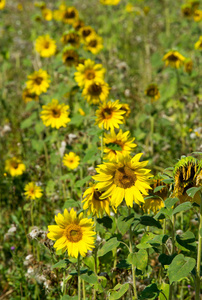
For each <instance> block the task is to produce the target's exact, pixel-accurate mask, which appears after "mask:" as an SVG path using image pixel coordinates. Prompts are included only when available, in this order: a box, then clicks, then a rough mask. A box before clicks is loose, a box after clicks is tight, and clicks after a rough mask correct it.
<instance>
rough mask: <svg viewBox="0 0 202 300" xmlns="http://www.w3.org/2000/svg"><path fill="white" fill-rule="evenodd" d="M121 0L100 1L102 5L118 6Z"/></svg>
mask: <svg viewBox="0 0 202 300" xmlns="http://www.w3.org/2000/svg"><path fill="white" fill-rule="evenodd" d="M120 1H121V0H100V3H102V4H103V5H118V4H119V2H120Z"/></svg>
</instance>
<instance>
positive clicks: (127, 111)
mask: <svg viewBox="0 0 202 300" xmlns="http://www.w3.org/2000/svg"><path fill="white" fill-rule="evenodd" d="M121 110H124V111H125V115H124V118H125V119H127V118H128V117H129V116H130V113H131V110H130V106H129V105H128V104H127V103H121Z"/></svg>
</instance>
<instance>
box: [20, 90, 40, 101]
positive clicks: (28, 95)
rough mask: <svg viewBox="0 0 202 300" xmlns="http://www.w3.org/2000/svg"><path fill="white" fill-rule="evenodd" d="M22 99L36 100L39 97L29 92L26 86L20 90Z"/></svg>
mask: <svg viewBox="0 0 202 300" xmlns="http://www.w3.org/2000/svg"><path fill="white" fill-rule="evenodd" d="M22 99H23V100H24V101H25V103H27V102H30V101H32V100H34V101H38V100H39V97H38V96H37V95H36V94H33V93H30V90H29V89H28V88H25V89H24V90H23V92H22Z"/></svg>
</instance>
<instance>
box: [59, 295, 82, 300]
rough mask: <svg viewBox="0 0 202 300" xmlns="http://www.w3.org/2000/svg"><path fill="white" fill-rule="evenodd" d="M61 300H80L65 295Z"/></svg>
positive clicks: (76, 297)
mask: <svg viewBox="0 0 202 300" xmlns="http://www.w3.org/2000/svg"><path fill="white" fill-rule="evenodd" d="M61 300H78V296H68V295H65V296H63V297H62V298H61Z"/></svg>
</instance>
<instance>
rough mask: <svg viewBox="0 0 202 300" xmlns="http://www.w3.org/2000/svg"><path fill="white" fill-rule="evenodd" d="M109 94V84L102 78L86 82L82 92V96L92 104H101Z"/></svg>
mask: <svg viewBox="0 0 202 300" xmlns="http://www.w3.org/2000/svg"><path fill="white" fill-rule="evenodd" d="M108 95H109V86H108V84H107V83H106V82H105V81H104V80H102V79H100V78H97V79H95V80H93V81H91V82H89V83H86V84H85V86H84V89H83V92H82V96H83V97H84V98H85V99H86V100H87V102H89V103H90V104H91V103H92V104H99V103H100V102H104V101H105V100H106V99H107V97H108Z"/></svg>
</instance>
